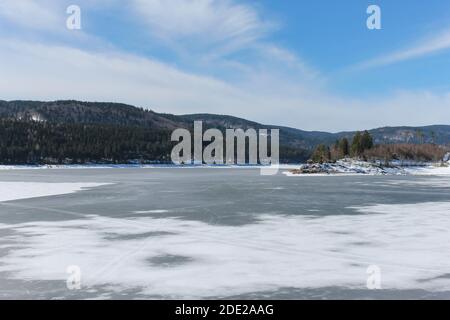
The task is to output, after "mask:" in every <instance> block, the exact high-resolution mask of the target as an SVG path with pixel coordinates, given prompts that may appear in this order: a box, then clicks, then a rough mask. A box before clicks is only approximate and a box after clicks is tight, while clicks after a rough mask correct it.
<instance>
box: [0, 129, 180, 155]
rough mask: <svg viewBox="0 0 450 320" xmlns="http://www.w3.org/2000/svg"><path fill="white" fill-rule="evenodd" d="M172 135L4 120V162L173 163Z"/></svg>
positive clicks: (0, 143) (0, 139)
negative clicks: (171, 153) (171, 157)
mask: <svg viewBox="0 0 450 320" xmlns="http://www.w3.org/2000/svg"><path fill="white" fill-rule="evenodd" d="M171 148H172V144H171V142H170V132H169V131H163V130H154V129H149V128H144V127H133V126H117V125H116V126H112V125H92V124H52V123H45V122H36V121H20V120H0V163H3V164H38V163H45V164H63V163H86V162H99V163H126V162H130V161H134V160H138V161H143V162H145V161H150V160H152V161H163V162H165V161H169V160H170V151H171Z"/></svg>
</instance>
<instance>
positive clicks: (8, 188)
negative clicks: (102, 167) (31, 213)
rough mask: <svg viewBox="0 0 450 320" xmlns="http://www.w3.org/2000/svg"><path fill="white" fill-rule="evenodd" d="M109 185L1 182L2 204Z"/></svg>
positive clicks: (0, 200)
mask: <svg viewBox="0 0 450 320" xmlns="http://www.w3.org/2000/svg"><path fill="white" fill-rule="evenodd" d="M103 185H107V183H44V182H4V181H0V202H3V201H12V200H19V199H28V198H37V197H47V196H55V195H62V194H69V193H74V192H77V191H81V190H83V189H85V188H94V187H99V186H103Z"/></svg>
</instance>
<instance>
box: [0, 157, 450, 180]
mask: <svg viewBox="0 0 450 320" xmlns="http://www.w3.org/2000/svg"><path fill="white" fill-rule="evenodd" d="M133 168H135V169H261V168H275V167H271V166H260V165H183V166H179V165H173V164H143V165H139V164H85V165H0V172H1V171H9V170H66V169H79V170H81V169H133ZM278 169H279V170H281V172H282V173H283V174H284V175H286V176H349V175H450V162H443V163H407V162H406V163H396V162H391V165H390V166H384V165H382V164H380V163H372V162H366V161H359V160H353V159H343V160H338V161H336V162H335V163H324V164H280V165H279V166H278Z"/></svg>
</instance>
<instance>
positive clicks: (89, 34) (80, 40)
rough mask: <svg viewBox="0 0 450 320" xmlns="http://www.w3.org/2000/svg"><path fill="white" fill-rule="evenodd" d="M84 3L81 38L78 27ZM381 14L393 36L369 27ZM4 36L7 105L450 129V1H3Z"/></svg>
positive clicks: (1, 90)
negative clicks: (88, 105)
mask: <svg viewBox="0 0 450 320" xmlns="http://www.w3.org/2000/svg"><path fill="white" fill-rule="evenodd" d="M71 4H76V5H78V6H79V7H80V9H81V30H68V29H67V28H66V19H67V18H68V16H69V15H68V14H67V13H66V8H67V6H69V5H71ZM371 4H375V5H378V6H379V7H380V8H381V23H382V29H381V30H369V29H368V28H367V27H366V19H367V17H368V14H367V13H366V9H367V7H368V6H369V5H371ZM0 37H1V39H2V41H1V43H0V72H1V74H2V75H3V77H1V80H0V99H6V100H12V99H38V100H53V99H69V98H73V99H81V100H95V101H117V102H125V103H130V104H134V105H137V106H142V107H147V108H151V109H154V110H155V111H158V112H170V113H177V114H184V113H197V112H209V113H220V114H231V115H235V116H241V117H245V118H249V119H252V120H256V121H259V122H263V123H268V124H269V123H270V124H280V125H288V126H293V127H297V128H302V129H306V130H325V131H340V130H354V129H365V128H372V127H379V126H386V125H427V124H438V123H439V124H450V123H448V120H446V119H450V81H449V80H450V75H449V72H448V70H450V68H449V67H450V2H448V1H444V0H430V1H427V2H424V1H406V0H397V1H385V0H374V1H365V0H346V1H334V0H316V1H306V0H304V1H298V0H297V1H288V0H284V1H273V0H262V1H257V2H256V1H239V0H222V1H219V0H167V1H164V0H129V1H119V0H91V1H87V0H78V1H77V0H75V1H65V0H21V1H14V0H0Z"/></svg>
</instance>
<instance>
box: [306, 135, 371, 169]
mask: <svg viewBox="0 0 450 320" xmlns="http://www.w3.org/2000/svg"><path fill="white" fill-rule="evenodd" d="M373 145H374V143H373V138H372V136H371V135H370V133H369V131H367V130H366V131H364V132H360V131H357V132H356V133H355V135H354V136H353V139H352V142H351V143H350V142H349V140H348V139H347V138H345V137H344V138H342V139H340V140H337V141H336V142H335V143H334V145H332V146H331V147H330V146H327V145H325V144H319V145H318V146H317V147H316V148H315V149H314V151H313V153H312V156H311V160H312V161H313V162H317V163H323V162H330V161H335V160H338V159H342V158H345V157H363V156H364V153H365V152H366V150H370V149H372V148H373Z"/></svg>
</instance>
